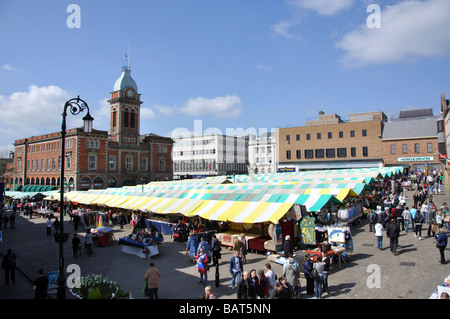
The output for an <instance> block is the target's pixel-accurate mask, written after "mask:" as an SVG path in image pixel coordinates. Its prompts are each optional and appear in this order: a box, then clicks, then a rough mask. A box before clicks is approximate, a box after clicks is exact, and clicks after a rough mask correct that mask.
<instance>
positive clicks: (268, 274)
mask: <svg viewBox="0 0 450 319" xmlns="http://www.w3.org/2000/svg"><path fill="white" fill-rule="evenodd" d="M264 268H265V270H266V277H267V280H268V282H269V296H272V293H273V291H274V290H275V288H276V284H277V278H276V275H275V273H274V272H273V270H272V266H271V265H270V263H266V264H265V265H264Z"/></svg>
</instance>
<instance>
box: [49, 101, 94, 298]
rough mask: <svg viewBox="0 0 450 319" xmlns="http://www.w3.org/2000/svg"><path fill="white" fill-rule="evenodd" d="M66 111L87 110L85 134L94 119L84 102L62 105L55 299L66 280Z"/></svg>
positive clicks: (64, 293) (63, 287)
mask: <svg viewBox="0 0 450 319" xmlns="http://www.w3.org/2000/svg"><path fill="white" fill-rule="evenodd" d="M67 109H69V111H70V113H72V115H78V114H80V113H81V112H83V111H84V110H85V109H87V115H86V116H85V117H83V124H84V125H83V128H84V132H85V133H91V132H92V122H93V121H94V118H93V117H92V116H91V114H89V107H88V105H87V103H86V102H85V101H83V100H82V99H80V96H78V97H77V98H73V99H70V100H69V101H67V102H66V104H64V111H63V114H62V117H63V120H62V125H61V179H60V192H61V197H60V202H59V216H60V217H59V218H60V228H59V234H55V240H56V241H57V242H59V275H58V290H57V298H58V299H65V298H66V287H65V284H66V278H65V275H64V271H65V270H64V242H65V241H67V239H68V238H67V237H66V236H64V164H65V152H66V150H65V149H66V117H67Z"/></svg>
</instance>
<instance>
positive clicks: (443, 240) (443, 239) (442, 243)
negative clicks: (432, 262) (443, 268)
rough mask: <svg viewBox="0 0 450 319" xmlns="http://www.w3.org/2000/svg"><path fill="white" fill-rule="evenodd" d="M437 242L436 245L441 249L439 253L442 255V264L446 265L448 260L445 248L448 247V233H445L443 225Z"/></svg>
mask: <svg viewBox="0 0 450 319" xmlns="http://www.w3.org/2000/svg"><path fill="white" fill-rule="evenodd" d="M436 241H437V244H436V247H437V248H438V249H439V253H440V255H441V260H440V262H441V264H443V265H445V264H446V261H445V255H444V252H445V248H446V247H447V234H446V233H445V228H444V227H441V229H440V230H439V235H438V236H437V238H436Z"/></svg>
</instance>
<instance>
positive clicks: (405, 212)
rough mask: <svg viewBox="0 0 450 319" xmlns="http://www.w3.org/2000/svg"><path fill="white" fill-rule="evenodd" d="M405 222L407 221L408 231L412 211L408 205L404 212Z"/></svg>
mask: <svg viewBox="0 0 450 319" xmlns="http://www.w3.org/2000/svg"><path fill="white" fill-rule="evenodd" d="M402 216H403V222H404V223H405V232H406V233H408V230H409V223H410V222H411V212H410V211H409V208H408V206H406V207H405V209H404V210H403V213H402Z"/></svg>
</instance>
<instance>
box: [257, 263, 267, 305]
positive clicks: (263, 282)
mask: <svg viewBox="0 0 450 319" xmlns="http://www.w3.org/2000/svg"><path fill="white" fill-rule="evenodd" d="M258 278H259V292H258V296H259V298H261V299H267V298H269V280H268V279H267V277H266V275H265V274H264V270H259V271H258Z"/></svg>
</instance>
